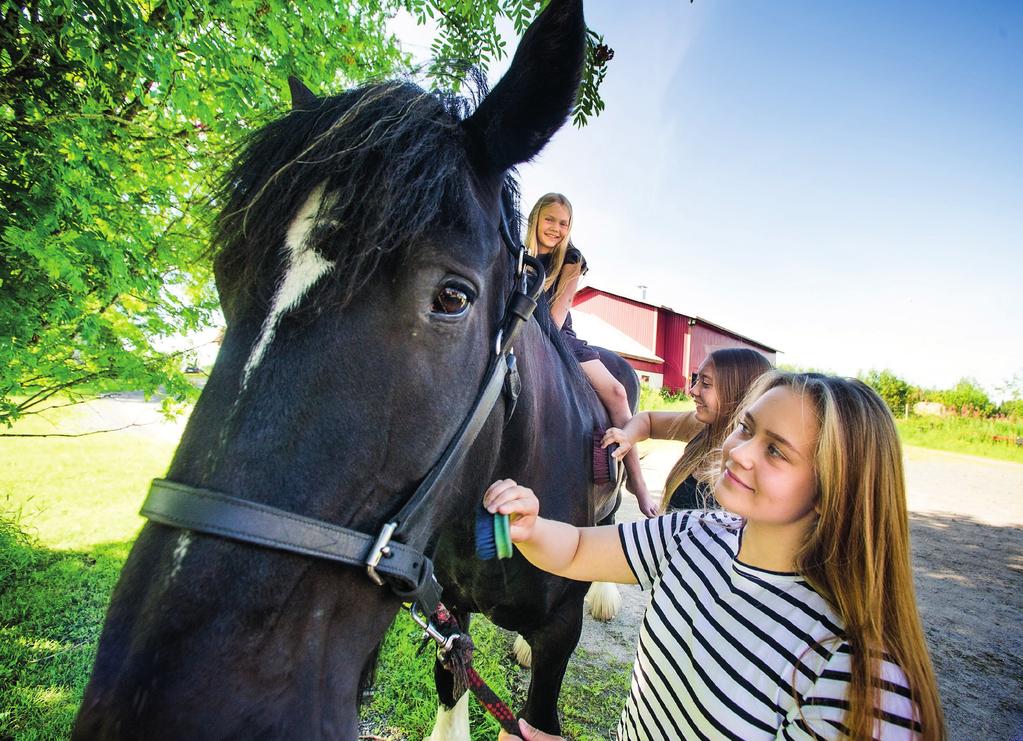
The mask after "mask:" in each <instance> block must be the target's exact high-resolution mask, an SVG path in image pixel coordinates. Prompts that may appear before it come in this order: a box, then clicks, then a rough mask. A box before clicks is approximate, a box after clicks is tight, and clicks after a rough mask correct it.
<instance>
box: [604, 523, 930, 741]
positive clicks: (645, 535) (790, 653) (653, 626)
mask: <svg viewBox="0 0 1023 741" xmlns="http://www.w3.org/2000/svg"><path fill="white" fill-rule="evenodd" d="M741 525H742V520H741V519H740V518H738V517H736V516H735V515H732V514H729V513H727V512H675V513H673V514H670V515H665V516H664V517H658V518H655V519H652V520H645V521H640V522H631V523H624V524H622V525H620V526H619V535H620V536H621V540H622V547H623V548H624V550H625V555H626V558H627V559H628V562H629V566H631V567H632V570H633V572H635V574H636V578H637V580H638V581H639V584H640V586H641V587H643V588H644V589H651V590H652V593H651V596H650V605H649V606H648V607H647V610H646V614H645V615H644V617H643V625H642V627H641V629H640V636H639V647H638V649H637V652H636V662H635V665H634V666H633V670H632V683H631V685H632V686H631V689H630V691H629V699H628V701H627V702H626V705H625V710H624V711H623V712H622V718H621V720H620V721H619V724H618V736H619V738H621V739H657V740H658V741H660V740H661V739H740V740H741V741H753V739H773V738H779V739H812V738H823V739H837V738H839V737H841V735H842V730H841V729H842V728H843V726H842V724H841V720H842V715H843V713H844V709H845V707H846V700H845V698H846V690H847V686H848V682H849V667H850V662H849V646H848V644H846V643H845V642H844V641H842V640H841V639H840V638H836V636H841V635H842V632H843V631H842V623H841V620H840V618H839V617H838V615H837V614H836V613H835V611H834V610H832V609H831V608H830V607H829V606H828V604H827V602H825V600H824V599H823V598H822V597H821V596H820V595H819V594H817V592H815V591H814V590H813V588H812V587H811V586H810V585H809V584H808V583H807V582H806V581H805V580H804V579H803V578H802V577H800V576H799V575H798V574H782V573H777V572H773V571H765V570H763V569H758V568H754V567H752V566H747V565H746V564H743V563H741V562H740V561H739V560H738V559H737V558H736V554H737V553H738V551H739V540H740V533H741ZM822 644H823V645H822ZM881 673H882V677H881V679H882V692H881V701H880V707H879V708H878V710H877V714H878V715H879V717H880V719H881V723H880V727H879V728H876V729H875V733H877V732H878V731H879V732H880V737H881V738H883V739H885V740H886V741H887V739H910V738H914V736H915V734H914V730H913V729H916V730H917V731H918V730H919V726H918V725H917V724H916V722H915V721H914V720H913V708H914V706H913V703H912V701H911V700H910V699H909V698H910V696H909V690H908V689H907V684H908V683H907V681H906V677H905V675H904V674H903V672H902V670H901V669H900V668H899V667H898V666H897V665H895V664H893V663H891V662H890V661H882V664H881ZM793 679H794V680H795V690H796V693H797V695H798V700H797V699H796V698H795V697H793V693H792V688H793ZM814 734H816V736H815V735H814Z"/></svg>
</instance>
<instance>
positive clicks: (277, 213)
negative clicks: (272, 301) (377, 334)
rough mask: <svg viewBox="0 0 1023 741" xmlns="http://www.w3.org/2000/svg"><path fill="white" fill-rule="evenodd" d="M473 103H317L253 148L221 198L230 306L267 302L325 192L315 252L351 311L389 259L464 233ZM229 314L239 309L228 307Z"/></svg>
mask: <svg viewBox="0 0 1023 741" xmlns="http://www.w3.org/2000/svg"><path fill="white" fill-rule="evenodd" d="M469 107H470V106H469V103H468V102H467V101H466V100H465V99H464V98H461V97H460V96H455V95H452V94H445V93H437V92H434V93H429V92H426V91H425V90H423V89H422V88H420V87H419V86H417V85H415V84H413V83H411V82H408V81H390V82H380V83H374V84H369V85H365V86H362V87H359V88H355V89H352V90H349V91H347V92H344V93H341V94H339V95H335V96H330V97H325V98H319V99H317V100H316V101H315V102H314V103H313V104H311V105H309V106H308V107H305V108H300V109H297V110H293V111H291V112H290V113H288V114H287V115H285V116H283V117H282V118H279V119H277V120H275V121H272V122H271V123H269V124H267V125H266V126H263V127H262V128H260V129H258V130H257V131H255V132H253V133H252V134H251V135H249V136H248V137H247V138H246V139H244V140H243V141H242V143H241V146H240V147H239V149H238V151H237V153H236V155H235V157H234V161H233V164H232V166H231V167H230V168H229V170H228V171H227V172H226V174H225V175H224V177H223V178H222V179H221V181H220V184H219V187H218V189H217V193H216V196H215V200H216V202H218V203H221V204H224V206H223V210H222V212H221V214H220V216H219V218H218V219H217V221H216V222H215V226H214V238H213V251H214V252H215V254H216V263H215V264H216V274H217V282H218V288H219V289H220V293H221V297H222V299H226V300H228V301H229V302H230V304H231V305H232V307H233V306H237V305H238V300H237V297H238V296H240V295H244V294H243V293H242V292H246V291H247V292H248V295H249V296H251V297H253V298H255V299H256V300H257V301H258V302H259V303H260V304H264V303H265V302H267V301H268V300H269V298H270V296H271V294H272V292H273V290H274V287H275V286H276V283H277V281H278V279H279V275H278V274H279V266H280V263H281V259H282V255H283V252H282V250H283V249H284V240H285V235H286V232H287V229H288V226H289V225H290V224H291V223H292V221H293V220H294V218H295V216H296V214H297V212H298V210H299V209H300V208H301V207H302V206H303V204H305V202H306V200H307V199H308V198H309V195H310V194H311V193H312V192H313V191H314V189H316V188H318V187H320V186H324V193H325V196H324V198H323V200H322V202H321V204H320V211H319V214H318V219H317V226H316V228H315V229H314V231H313V232H312V233H311V234H310V237H309V239H310V242H309V246H310V247H311V248H312V249H315V250H316V251H317V252H318V253H319V254H320V255H321V256H322V257H324V258H325V259H327V260H330V261H332V262H333V263H334V270H333V271H332V276H331V278H332V281H333V282H332V291H331V294H332V296H334V297H336V298H335V299H334V300H336V301H338V302H339V303H340V306H341V307H343V306H344V305H346V304H348V303H349V302H350V301H351V300H352V298H353V297H354V295H355V294H356V293H357V292H358V291H359V289H360V288H361V287H362V286H363V285H364V284H365V283H366V281H367V280H369V278H370V277H371V276H372V275H373V273H374V271H375V270H376V269H377V268H378V267H379V266H380V265H381V263H383V262H384V261H392V262H393V264H394V265H399V264H401V263H402V262H404V260H405V259H406V258H408V257H409V256H410V255H411V254H413V252H414V250H415V249H416V248H417V247H418V246H420V245H421V244H422V242H423V238H424V237H425V235H426V234H427V233H430V232H434V233H435V232H436V231H437V230H438V229H442V228H445V227H457V226H461V225H463V222H464V221H465V220H466V214H467V213H469V211H470V208H471V204H472V203H473V199H474V196H473V193H472V187H473V186H472V178H471V173H472V170H471V167H470V164H469V161H468V155H467V153H466V147H465V144H464V139H465V134H464V132H463V129H462V127H461V122H462V120H463V119H464V118H465V116H466V115H467V114H468V112H469ZM225 308H229V307H225Z"/></svg>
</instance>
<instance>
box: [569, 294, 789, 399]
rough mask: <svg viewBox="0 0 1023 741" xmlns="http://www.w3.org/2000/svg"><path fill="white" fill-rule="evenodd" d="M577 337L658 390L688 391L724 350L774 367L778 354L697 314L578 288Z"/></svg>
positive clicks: (575, 309)
mask: <svg viewBox="0 0 1023 741" xmlns="http://www.w3.org/2000/svg"><path fill="white" fill-rule="evenodd" d="M572 324H573V326H574V327H575V330H576V332H577V333H578V335H579V336H580V337H581V338H582V339H584V340H586V341H587V342H590V343H592V344H594V345H599V346H601V347H606V348H607V349H608V350H614V351H615V352H617V353H618V354H619V355H621V356H622V357H624V358H625V359H626V360H628V361H629V363H630V364H631V365H632V367H633V368H635V369H636V372H637V373H639V377H640V379H641V380H642V381H643V382H644V383H648V384H650V385H651V386H653V387H654V388H659V387H661V386H666V387H667V388H669V389H671V390H673V391H677V390H682V391H685V390H687V389H688V386H689V378H690V377H691V376H692V374H693V373H695V372H696V370H697V369H698V368H699V367H700V364H701V363H702V362H703V361H704V360H705V359H706V357H707V355H709V354H710V353H712V352H713V351H714V350H717V349H720V348H723V347H748V348H750V349H751V350H756V351H757V352H759V353H762V354H763V355H764V356H765V357H766V358H767V359H768V360H770V361H771V363H772V365H774V364H777V355H778V351H777V350H776V349H775V348H773V347H768V346H767V345H765V344H763V343H761V342H757V341H756V340H752V339H750V338H749V337H744V336H743V335H741V334H738V333H736V332H733V331H732V330H730V329H725V328H724V327H722V326H720V325H718V324H714V323H713V322H708V321H707V320H706V319H703V318H701V317H698V316H687V315H685V314H679V313H678V312H676V311H674V310H673V309H671V308H669V307H667V306H655V305H654V304H648V303H646V302H645V301H637V300H636V299H634V298H627V297H625V296H620V295H618V294H616V293H611V292H610V291H605V290H603V289H600V288H595V287H594V286H586V287H584V288H580V289H579V291H578V293H576V295H575V300H574V301H573V302H572Z"/></svg>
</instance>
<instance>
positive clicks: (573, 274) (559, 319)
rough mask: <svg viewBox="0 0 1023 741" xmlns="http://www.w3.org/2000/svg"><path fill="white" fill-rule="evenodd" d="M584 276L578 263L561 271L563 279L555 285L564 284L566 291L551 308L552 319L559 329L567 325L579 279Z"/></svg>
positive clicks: (566, 266)
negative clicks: (566, 321)
mask: <svg viewBox="0 0 1023 741" xmlns="http://www.w3.org/2000/svg"><path fill="white" fill-rule="evenodd" d="M582 274H583V271H582V268H581V267H579V264H578V263H571V264H569V265H565V266H564V267H563V268H562V269H561V278H560V279H559V280H558V283H557V284H555V285H558V284H561V283H564V284H565V290H564V291H562V292H561V295H560V296H558V300H557V301H555V302H554V306H552V307H551V318H552V319H553V320H554V323H555V324H557V325H558V329H561V325H563V324H564V323H565V317H567V316H568V310H569V309H571V308H572V299H574V298H575V292H576V290H577V289H578V288H579V278H580V277H581V276H582Z"/></svg>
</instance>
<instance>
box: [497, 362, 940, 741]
mask: <svg viewBox="0 0 1023 741" xmlns="http://www.w3.org/2000/svg"><path fill="white" fill-rule="evenodd" d="M739 420H740V421H739V424H738V426H737V427H736V428H735V430H734V431H733V432H732V433H731V434H730V435H729V436H728V438H727V439H726V440H725V442H724V446H723V449H722V456H721V462H720V466H719V475H718V476H717V477H716V480H715V484H714V495H715V497H716V498H717V500H718V501H719V502H720V503H721V505H722V506H723V507H724V508H725V510H726V511H725V512H703V513H700V512H676V513H673V514H670V515H666V516H664V517H660V518H656V519H653V520H649V521H646V522H635V523H630V524H625V525H620V526H617V527H614V526H610V527H601V528H576V527H572V526H570V525H565V524H563V523H557V522H552V521H549V520H546V519H543V518H541V517H538V512H539V502H538V500H537V499H536V496H535V495H534V494H533V492H532V491H531V490H530V489H528V488H526V487H523V486H518V485H517V484H515V482H514V481H510V480H504V481H498V482H495V483H494V484H493V485H491V487H490V488H489V489H488V491H487V493H486V495H485V497H484V504H485V506H486V507H487V508H488V509H489V510H490V511H493V512H502V513H505V514H509V515H511V516H512V518H513V521H512V527H511V534H512V540H513V541H515V542H516V543H517V544H518V548H519V550H520V551H521V552H522V553H523V555H525V556H526V558H528V559H529V560H530V561H531V562H532V563H534V564H536V565H537V566H539V567H540V568H543V569H545V570H548V571H550V572H552V573H557V574H560V575H562V576H566V577H569V578H572V579H585V580H589V579H606V580H611V581H618V582H622V583H638V584H640V585H641V586H643V587H644V588H649V589H651V591H652V594H651V602H650V606H649V607H648V608H647V612H646V615H645V617H644V620H643V626H642V629H641V632H640V639H639V647H638V650H637V656H636V661H635V666H634V669H633V673H632V690H631V692H630V694H629V699H628V701H627V704H626V707H625V710H624V711H623V713H622V718H621V721H620V723H619V725H618V736H619V737H620V738H623V739H648V738H695V737H701V738H706V737H708V736H709V737H714V738H718V737H729V738H742V739H760V738H762V739H769V738H770V739H773V738H776V737H777V738H782V737H784V738H789V739H809V738H825V739H837V738H842V737H845V736H848V737H851V738H855V739H860V738H884V739H893V738H901V739H910V738H924V739H943V738H945V728H944V723H943V718H942V711H941V704H940V700H939V697H938V692H937V687H936V683H935V678H934V672H933V669H932V667H931V662H930V658H929V657H928V654H927V648H926V646H925V643H924V637H923V630H922V627H921V624H920V617H919V614H918V612H917V607H916V601H915V598H914V593H913V579H912V571H911V568H910V557H909V528H908V515H907V511H906V492H905V481H904V477H903V470H902V452H901V449H900V444H899V438H898V434H897V432H896V430H895V425H894V422H893V420H892V417H891V414H890V413H889V412H888V410H887V408H886V407H885V405H884V402H883V401H881V399H880V398H879V397H878V396H877V394H875V393H874V392H873V391H871V390H870V389H869V388H868V387H867V386H865V385H864V384H862V383H860V382H859V381H855V380H847V379H841V378H835V377H829V376H823V375H820V374H788V373H780V372H773V373H769V374H767V375H765V376H764V377H763V378H761V379H760V380H759V381H758V382H757V384H756V385H755V387H754V389H753V391H752V392H751V394H750V401H749V402H748V403H747V404H746V405H745V407H744V409H743V410H742V412H741V413H740V416H739ZM522 732H523V735H524V737H525V738H527V739H530V738H542V737H541V736H538V735H536V734H535V733H533V731H532V729H530V728H529V727H523V728H522Z"/></svg>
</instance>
